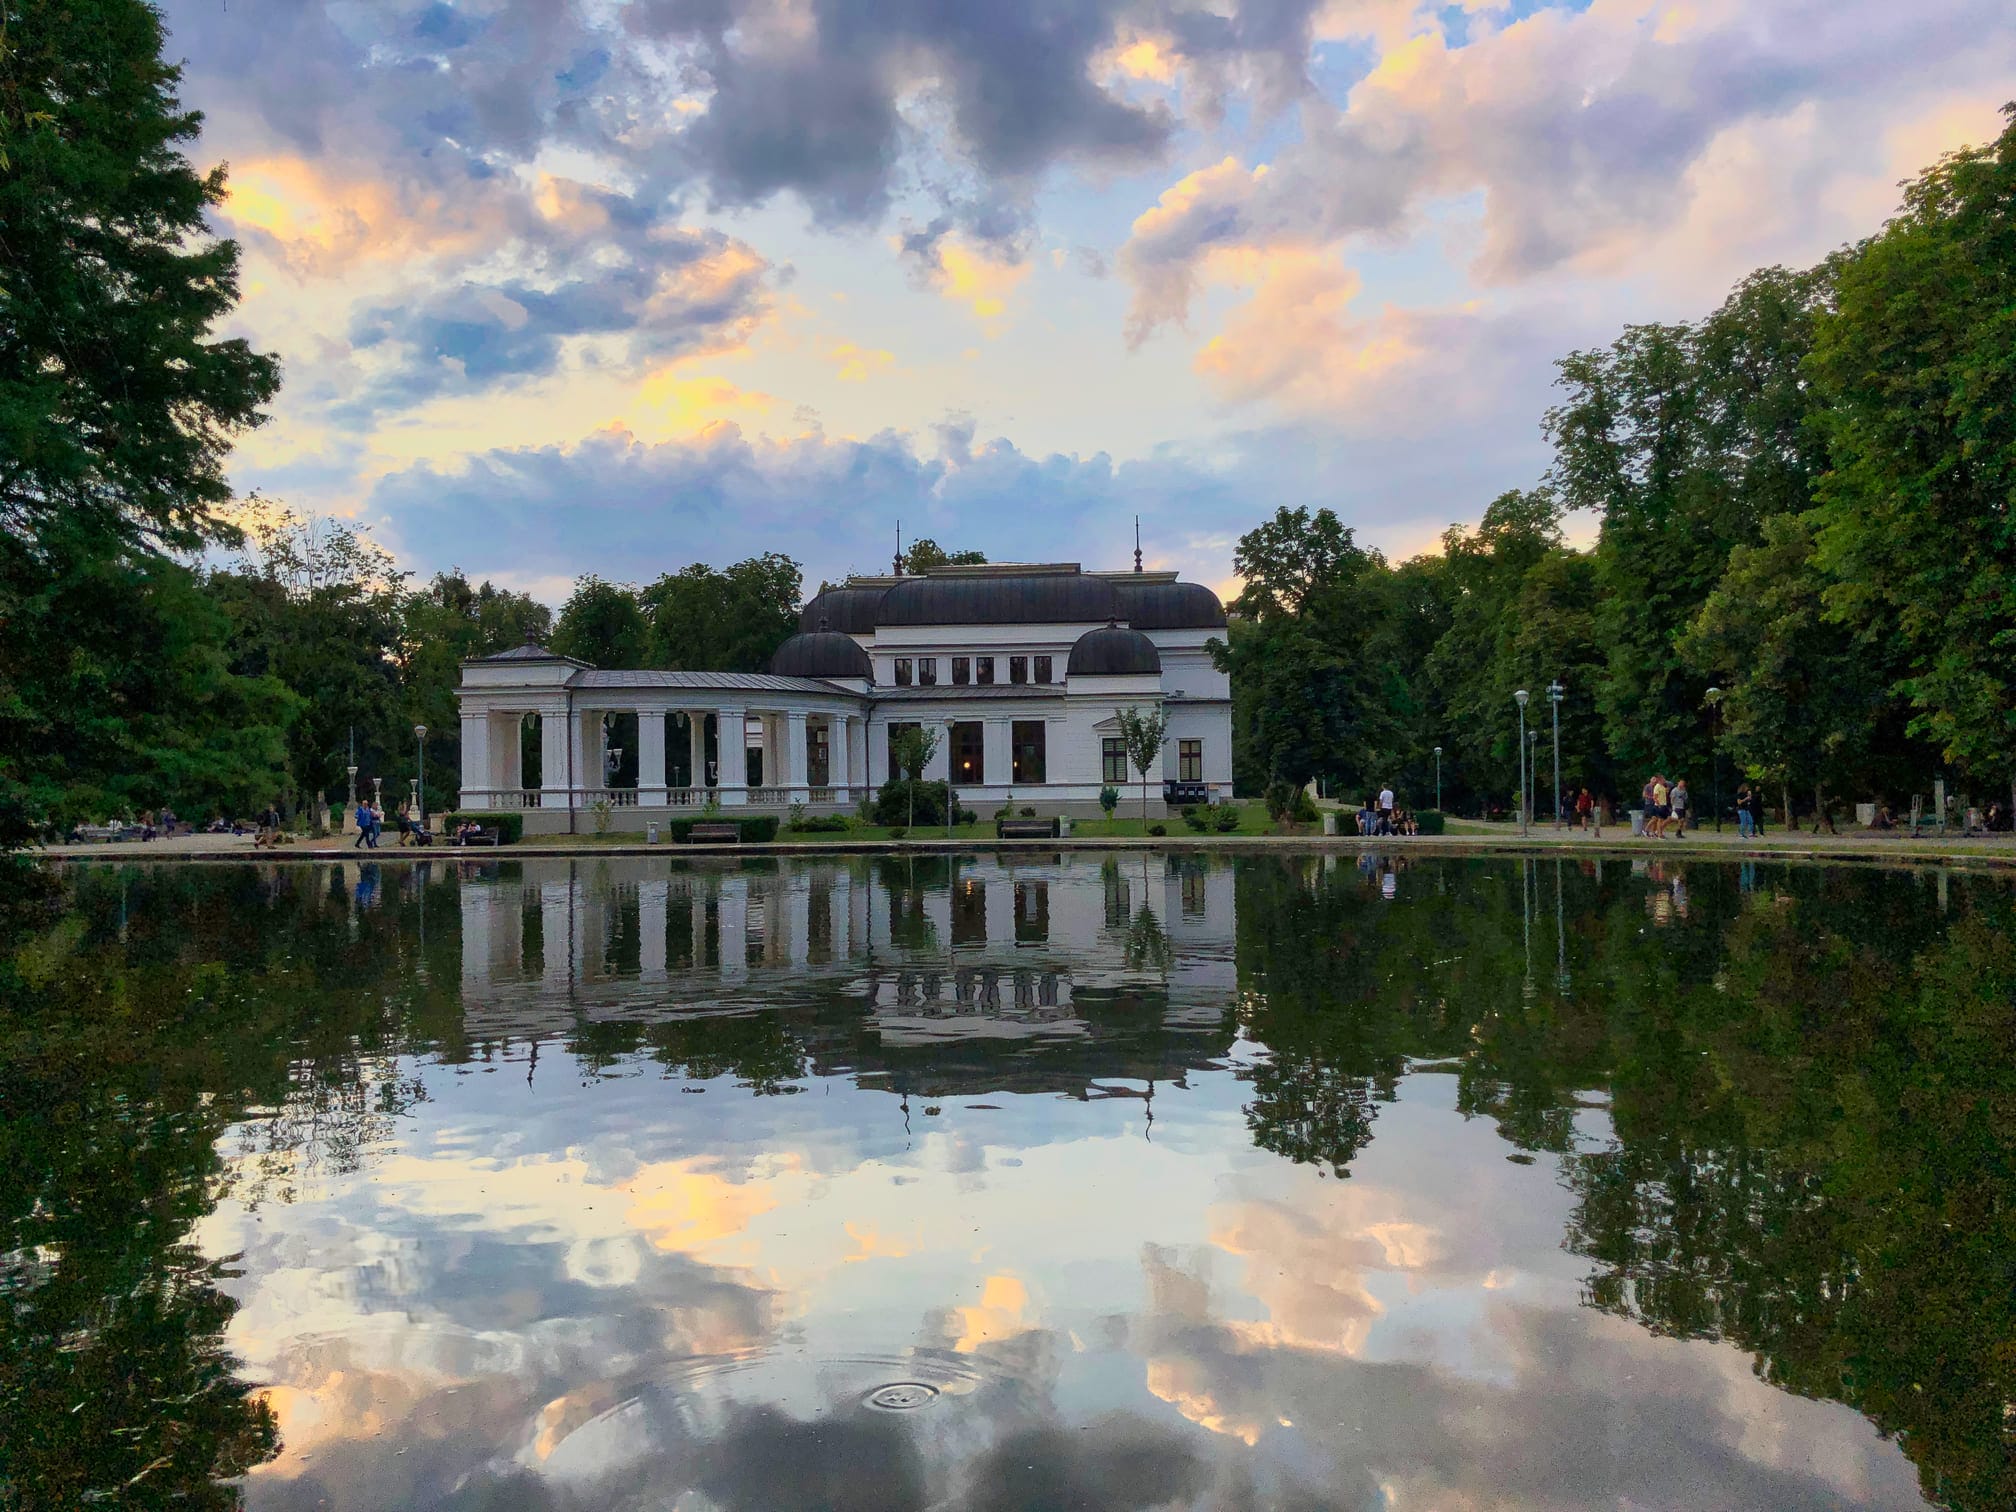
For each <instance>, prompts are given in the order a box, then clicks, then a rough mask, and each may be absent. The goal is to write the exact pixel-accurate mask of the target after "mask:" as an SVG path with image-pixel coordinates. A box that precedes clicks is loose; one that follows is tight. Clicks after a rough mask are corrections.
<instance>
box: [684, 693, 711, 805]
mask: <svg viewBox="0 0 2016 1512" xmlns="http://www.w3.org/2000/svg"><path fill="white" fill-rule="evenodd" d="M686 751H687V768H686V769H687V772H688V774H689V775H690V776H691V778H692V786H694V787H696V788H704V787H706V786H707V711H706V710H705V709H688V710H687V711H686Z"/></svg>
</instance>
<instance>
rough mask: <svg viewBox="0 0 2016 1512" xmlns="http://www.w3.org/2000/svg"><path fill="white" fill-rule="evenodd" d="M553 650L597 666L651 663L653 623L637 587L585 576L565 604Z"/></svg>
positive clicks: (555, 626)
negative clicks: (640, 599) (647, 614)
mask: <svg viewBox="0 0 2016 1512" xmlns="http://www.w3.org/2000/svg"><path fill="white" fill-rule="evenodd" d="M553 649H554V650H555V651H558V652H559V653H560V654H561V655H562V656H571V657H574V658H575V659H576V660H577V661H584V662H587V663H588V664H589V665H590V666H594V667H643V666H648V665H649V664H650V663H649V659H650V655H651V625H650V621H649V620H647V619H646V618H645V617H644V608H643V606H642V605H641V604H640V603H639V602H638V600H637V593H636V590H634V589H632V588H630V587H629V586H627V585H626V584H623V583H611V582H606V581H605V580H603V579H602V578H599V577H596V576H595V575H594V574H593V573H590V574H589V575H588V576H587V577H584V578H582V579H581V580H580V581H579V582H577V583H576V584H575V585H574V592H573V593H572V594H570V595H569V596H568V599H567V602H566V603H564V604H562V605H561V606H560V618H559V621H558V622H557V623H556V624H555V625H554V626H553Z"/></svg>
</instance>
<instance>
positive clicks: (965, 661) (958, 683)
mask: <svg viewBox="0 0 2016 1512" xmlns="http://www.w3.org/2000/svg"><path fill="white" fill-rule="evenodd" d="M971 681H973V658H972V657H970V656H955V657H953V658H952V686H953V687H955V688H963V687H965V686H966V685H967V684H968V683H970V682H971Z"/></svg>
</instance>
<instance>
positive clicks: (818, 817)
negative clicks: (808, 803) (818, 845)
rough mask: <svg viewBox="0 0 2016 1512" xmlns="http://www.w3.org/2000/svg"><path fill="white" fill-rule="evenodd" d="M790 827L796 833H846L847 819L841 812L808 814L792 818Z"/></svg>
mask: <svg viewBox="0 0 2016 1512" xmlns="http://www.w3.org/2000/svg"><path fill="white" fill-rule="evenodd" d="M790 829H791V833H792V834H794V835H844V834H846V833H847V821H846V819H844V818H843V817H841V816H840V815H839V814H808V815H807V816H806V817H805V818H803V819H794V820H792V821H791V825H790Z"/></svg>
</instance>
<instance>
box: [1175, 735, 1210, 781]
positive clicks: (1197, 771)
mask: <svg viewBox="0 0 2016 1512" xmlns="http://www.w3.org/2000/svg"><path fill="white" fill-rule="evenodd" d="M1176 780H1177V781H1178V782H1202V781H1203V780H1204V742H1203V741H1202V740H1179V741H1177V742H1176Z"/></svg>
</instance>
